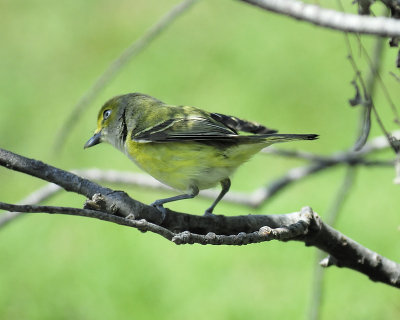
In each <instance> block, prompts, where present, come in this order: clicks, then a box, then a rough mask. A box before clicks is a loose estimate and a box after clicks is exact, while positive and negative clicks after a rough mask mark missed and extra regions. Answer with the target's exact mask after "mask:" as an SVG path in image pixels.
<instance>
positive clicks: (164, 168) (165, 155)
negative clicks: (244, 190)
mask: <svg viewBox="0 0 400 320" xmlns="http://www.w3.org/2000/svg"><path fill="white" fill-rule="evenodd" d="M264 146H265V143H258V144H247V145H238V146H232V147H229V148H226V149H220V148H217V147H215V146H212V145H207V144H203V143H197V142H193V141H190V142H167V143H155V142H148V143H141V142H135V141H132V140H129V141H127V143H126V145H125V151H126V153H127V155H128V156H129V157H130V158H131V159H132V160H133V161H134V162H135V163H136V164H137V165H138V166H139V167H140V168H142V169H143V170H144V171H146V172H148V173H149V174H150V175H152V176H153V177H154V178H156V179H157V180H159V181H160V182H162V183H164V184H166V185H168V186H170V187H172V188H174V189H177V190H181V191H183V192H187V191H188V190H190V189H191V186H193V185H195V186H197V187H198V188H199V189H200V190H201V189H207V188H211V187H213V186H215V185H216V184H217V183H218V182H220V181H221V180H223V179H225V178H227V177H229V176H230V175H231V174H232V173H233V171H234V170H235V169H236V168H237V167H238V166H239V165H241V164H242V163H243V162H245V161H247V160H248V159H249V158H250V157H251V156H252V155H253V154H254V153H256V152H258V151H259V150H260V149H262V148H263V147H264Z"/></svg>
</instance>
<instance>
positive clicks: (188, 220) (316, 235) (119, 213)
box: [0, 149, 400, 288]
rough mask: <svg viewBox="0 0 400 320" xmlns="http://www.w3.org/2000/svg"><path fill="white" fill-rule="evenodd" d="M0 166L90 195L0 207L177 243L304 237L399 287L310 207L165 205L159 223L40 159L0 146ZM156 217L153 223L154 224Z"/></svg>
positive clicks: (146, 211) (387, 268)
mask: <svg viewBox="0 0 400 320" xmlns="http://www.w3.org/2000/svg"><path fill="white" fill-rule="evenodd" d="M0 165H2V166H4V167H6V168H9V169H12V170H16V171H20V172H24V173H27V174H29V175H32V176H35V177H38V178H41V179H44V180H47V181H50V182H53V183H56V184H58V185H60V186H61V187H63V188H64V189H66V190H68V191H73V192H75V193H78V194H82V195H85V196H86V197H88V198H90V199H91V200H89V201H87V203H86V205H85V208H84V209H77V208H67V207H52V206H33V205H12V204H7V203H0V209H5V210H10V211H18V212H48V213H61V214H70V215H78V216H85V217H91V218H96V219H101V220H105V221H109V222H113V223H118V224H121V225H125V226H130V227H134V228H137V229H139V230H141V231H151V232H154V233H157V234H160V235H161V236H163V237H164V238H166V239H168V240H171V241H173V242H174V243H176V244H186V243H200V244H213V245H244V244H249V243H255V242H264V241H270V240H282V241H288V240H296V241H303V242H305V244H306V245H308V246H315V247H317V248H319V249H321V250H323V251H325V252H327V253H328V254H329V255H330V256H332V257H333V258H334V261H335V265H337V266H339V267H347V268H351V269H354V270H357V271H359V272H361V273H364V274H366V275H367V276H368V277H369V278H370V279H372V280H374V281H380V282H384V283H386V284H389V285H392V286H395V287H398V288H400V265H399V264H397V263H396V262H394V261H391V260H388V259H387V258H384V257H381V256H380V255H378V254H377V253H375V252H373V251H371V250H369V249H367V248H365V247H363V246H361V245H360V244H358V243H357V242H355V241H353V240H352V239H350V238H348V237H346V236H344V235H343V234H341V233H340V232H338V231H336V230H334V229H333V228H331V227H329V226H328V225H326V224H325V223H323V222H322V221H321V220H320V218H319V216H318V215H317V214H315V213H314V212H313V211H312V209H311V208H309V207H305V208H303V209H302V210H301V211H300V212H294V213H289V214H280V215H278V214H277V215H247V216H235V217H226V216H221V215H215V216H195V215H190V214H186V213H179V212H175V211H172V210H169V209H167V213H166V217H165V219H164V220H163V221H162V222H161V221H160V218H161V214H160V213H159V212H158V211H157V210H156V209H154V208H153V207H151V206H147V205H144V204H142V203H140V202H138V201H136V200H134V199H132V198H130V197H129V196H128V195H127V194H126V193H124V192H120V191H114V190H111V189H108V188H104V187H101V186H100V185H98V184H96V183H93V182H91V181H89V180H86V179H83V178H81V177H78V176H77V175H75V174H73V173H70V172H67V171H64V170H61V169H58V168H55V167H52V166H49V165H47V164H45V163H43V162H40V161H37V160H33V159H28V158H25V157H22V156H20V155H17V154H14V153H12V152H9V151H6V150H3V149H0ZM93 208H95V209H96V210H93ZM137 217H140V218H142V219H140V220H139V219H137ZM135 218H136V219H135ZM155 220H157V221H158V223H153V222H154V221H155ZM160 222H161V223H160Z"/></svg>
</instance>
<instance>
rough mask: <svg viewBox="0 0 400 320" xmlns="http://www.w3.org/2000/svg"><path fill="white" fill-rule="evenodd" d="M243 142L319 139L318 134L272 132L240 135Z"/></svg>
mask: <svg viewBox="0 0 400 320" xmlns="http://www.w3.org/2000/svg"><path fill="white" fill-rule="evenodd" d="M239 138H240V140H242V142H249V143H254V142H266V143H268V142H269V143H270V144H273V143H279V142H286V141H293V140H315V139H318V135H317V134H284V133H272V134H254V135H249V136H239Z"/></svg>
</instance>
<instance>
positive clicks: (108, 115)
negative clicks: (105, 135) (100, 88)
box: [103, 109, 111, 120]
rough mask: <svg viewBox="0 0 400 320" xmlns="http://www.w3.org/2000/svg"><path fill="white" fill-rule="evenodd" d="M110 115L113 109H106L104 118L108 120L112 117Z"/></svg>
mask: <svg viewBox="0 0 400 320" xmlns="http://www.w3.org/2000/svg"><path fill="white" fill-rule="evenodd" d="M110 115H111V110H110V109H107V110H104V112H103V119H104V120H107V119H108V118H109V117H110Z"/></svg>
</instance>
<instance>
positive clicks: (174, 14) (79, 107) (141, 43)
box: [55, 0, 199, 150]
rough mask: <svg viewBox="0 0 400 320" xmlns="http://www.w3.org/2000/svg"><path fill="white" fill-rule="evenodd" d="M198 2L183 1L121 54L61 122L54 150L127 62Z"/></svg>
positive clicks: (192, 0) (62, 142) (61, 144)
mask: <svg viewBox="0 0 400 320" xmlns="http://www.w3.org/2000/svg"><path fill="white" fill-rule="evenodd" d="M197 1H199V0H184V1H182V2H181V3H179V4H177V5H176V6H175V7H173V8H172V9H171V10H170V11H169V12H167V13H166V14H165V15H164V16H163V17H162V18H161V19H160V20H159V21H158V22H157V23H156V24H154V25H153V26H152V27H151V28H150V29H148V30H147V32H146V33H145V34H143V36H142V37H141V38H139V39H138V40H135V41H134V42H133V43H132V44H131V45H130V46H129V47H128V48H127V49H125V51H124V52H122V54H121V55H120V56H119V57H118V58H117V59H115V60H114V61H113V62H112V63H111V64H110V65H109V67H108V68H107V69H106V70H105V71H104V73H103V74H102V75H101V76H100V77H99V78H98V79H97V80H96V81H95V83H94V84H93V85H92V87H91V88H90V89H89V90H88V91H87V92H86V93H85V94H84V95H83V96H82V98H81V99H80V100H79V101H78V103H77V104H76V105H75V106H74V107H73V109H72V112H71V114H70V115H69V117H68V118H67V119H66V120H65V121H64V122H63V125H62V127H61V129H60V131H59V132H58V135H57V139H56V141H55V148H56V150H59V149H60V148H61V147H62V146H63V145H64V142H65V141H66V139H67V137H68V134H69V133H70V132H72V129H73V128H74V126H75V125H76V123H77V119H79V118H80V116H79V115H80V114H81V113H82V112H83V110H85V108H86V107H87V106H88V105H89V104H90V103H91V102H92V101H93V100H94V99H95V98H96V96H97V95H98V94H99V93H100V91H101V90H103V89H104V88H105V87H106V85H107V84H108V83H109V82H110V81H111V80H112V78H113V77H114V76H115V75H116V74H117V73H118V72H119V71H120V70H121V69H122V67H123V66H124V65H125V64H126V63H127V62H129V61H130V60H131V59H132V58H133V57H134V56H136V55H138V54H139V53H140V52H142V51H143V50H144V49H145V48H146V47H148V46H149V45H150V44H151V43H152V42H153V40H154V39H155V38H156V37H157V36H159V35H160V34H161V33H162V32H163V31H164V30H166V29H167V27H169V26H170V25H171V24H172V23H173V22H174V21H175V20H176V19H177V18H178V17H179V16H180V15H182V14H183V13H184V12H186V11H187V10H188V9H189V8H190V7H191V6H192V5H193V4H194V3H196V2H197Z"/></svg>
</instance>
